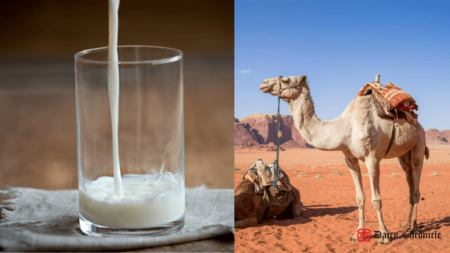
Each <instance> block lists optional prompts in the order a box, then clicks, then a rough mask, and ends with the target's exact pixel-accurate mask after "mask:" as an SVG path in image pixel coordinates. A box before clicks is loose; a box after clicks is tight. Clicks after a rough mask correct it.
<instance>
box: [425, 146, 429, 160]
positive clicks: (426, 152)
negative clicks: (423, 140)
mask: <svg viewBox="0 0 450 253" xmlns="http://www.w3.org/2000/svg"><path fill="white" fill-rule="evenodd" d="M428 158H430V150H429V149H428V147H425V159H427V160H428Z"/></svg>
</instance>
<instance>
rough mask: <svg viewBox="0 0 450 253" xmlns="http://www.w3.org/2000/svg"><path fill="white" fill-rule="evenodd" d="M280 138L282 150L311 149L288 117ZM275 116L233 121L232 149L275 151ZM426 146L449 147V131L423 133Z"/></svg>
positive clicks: (257, 116) (284, 119) (259, 114)
mask: <svg viewBox="0 0 450 253" xmlns="http://www.w3.org/2000/svg"><path fill="white" fill-rule="evenodd" d="M280 124H281V131H282V132H283V136H282V137H281V138H280V147H281V148H282V149H291V148H313V146H311V145H309V144H308V143H306V141H305V140H304V139H303V138H302V136H301V135H300V133H299V132H298V130H297V129H296V128H295V126H294V119H293V118H292V116H290V115H281V116H280ZM276 127H277V115H276V114H265V113H264V114H263V113H255V114H252V115H250V116H248V117H245V118H243V119H242V120H238V119H236V118H235V119H234V148H235V149H246V148H251V149H265V150H269V151H273V150H275V149H276V146H275V143H276ZM425 136H426V140H427V145H428V146H433V145H450V130H444V131H441V132H440V131H439V130H437V129H434V128H431V129H429V130H427V131H425Z"/></svg>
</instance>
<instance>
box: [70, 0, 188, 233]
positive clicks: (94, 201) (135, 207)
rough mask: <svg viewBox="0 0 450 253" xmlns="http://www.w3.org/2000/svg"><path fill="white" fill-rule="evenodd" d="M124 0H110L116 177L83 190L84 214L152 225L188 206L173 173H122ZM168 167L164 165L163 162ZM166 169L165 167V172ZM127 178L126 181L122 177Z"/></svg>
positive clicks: (111, 222)
mask: <svg viewBox="0 0 450 253" xmlns="http://www.w3.org/2000/svg"><path fill="white" fill-rule="evenodd" d="M119 2H120V0H109V55H108V61H110V62H113V63H112V64H109V65H108V93H109V103H110V107H111V123H112V140H113V164H114V178H113V177H99V178H98V179H97V180H94V181H92V182H85V183H84V190H83V189H80V190H79V199H80V214H81V216H83V217H84V218H85V219H87V220H89V221H91V222H93V223H95V224H97V225H103V226H108V227H117V228H148V227H154V226H158V225H162V224H166V223H169V222H173V221H175V220H178V219H179V218H181V217H182V216H183V214H184V209H185V192H184V185H179V183H178V182H179V181H180V182H183V180H177V179H176V178H175V176H174V175H173V174H171V173H170V172H165V173H163V174H161V175H160V176H159V177H158V176H157V175H147V174H145V175H124V176H123V178H122V176H121V173H120V161H119V145H118V124H119V68H118V64H117V63H118V55H117V34H118V10H119ZM163 166H164V165H163ZM162 170H163V168H162V169H161V172H160V173H162ZM122 179H123V180H122Z"/></svg>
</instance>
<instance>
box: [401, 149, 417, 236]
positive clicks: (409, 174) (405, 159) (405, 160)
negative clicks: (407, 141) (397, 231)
mask: <svg viewBox="0 0 450 253" xmlns="http://www.w3.org/2000/svg"><path fill="white" fill-rule="evenodd" d="M398 161H399V162H400V165H401V166H402V168H403V171H404V172H405V177H406V181H407V182H408V186H409V206H408V214H407V216H406V220H405V222H403V223H401V224H400V228H409V227H410V224H411V214H412V211H413V205H414V200H413V195H414V178H413V167H412V164H411V151H409V152H407V153H406V154H404V155H402V156H399V157H398Z"/></svg>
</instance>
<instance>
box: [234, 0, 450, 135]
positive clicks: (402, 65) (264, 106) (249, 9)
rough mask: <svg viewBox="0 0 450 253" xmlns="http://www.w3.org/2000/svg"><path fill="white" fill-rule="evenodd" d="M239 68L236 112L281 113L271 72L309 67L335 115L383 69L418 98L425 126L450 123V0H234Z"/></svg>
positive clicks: (387, 78) (324, 108)
mask: <svg viewBox="0 0 450 253" xmlns="http://www.w3.org/2000/svg"><path fill="white" fill-rule="evenodd" d="M235 68H236V69H235V117H236V118H238V119H241V118H243V117H246V116H248V115H250V114H253V113H276V110H277V99H276V97H274V96H271V95H269V94H264V93H262V92H261V91H259V89H258V87H259V85H260V84H261V82H262V81H264V80H265V79H266V78H271V77H278V76H279V75H282V76H301V75H307V76H308V81H309V85H310V88H311V94H312V97H313V100H314V103H315V108H316V113H317V115H318V116H319V118H321V119H323V120H331V119H334V118H336V117H338V116H339V115H341V113H342V112H343V111H344V110H345V108H346V107H347V105H348V104H349V103H350V102H351V101H352V100H353V99H354V97H355V95H356V94H357V93H358V91H359V89H360V88H361V87H362V86H363V85H364V84H366V83H367V82H372V81H374V80H375V74H380V75H381V78H380V81H381V83H383V84H386V83H387V82H392V83H394V84H395V85H397V86H399V87H400V88H402V89H404V90H406V91H407V92H408V93H410V94H411V95H412V96H413V97H414V98H415V100H416V101H417V104H418V105H419V111H418V112H417V113H418V114H419V122H420V123H421V124H422V126H423V127H424V128H425V130H427V129H429V128H437V129H439V130H441V131H442V130H446V129H450V1H395V0H391V1H361V0H360V1H287V0H286V1H283V0H279V1H275V0H272V1H268V0H258V1H253V0H236V1H235ZM281 113H282V114H288V115H291V112H290V111H289V109H288V106H287V103H286V102H283V101H282V107H281Z"/></svg>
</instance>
